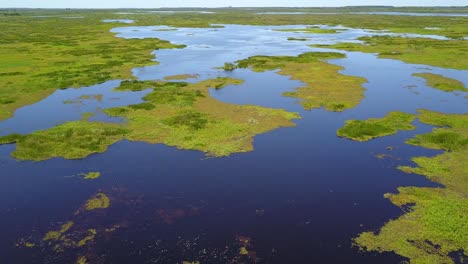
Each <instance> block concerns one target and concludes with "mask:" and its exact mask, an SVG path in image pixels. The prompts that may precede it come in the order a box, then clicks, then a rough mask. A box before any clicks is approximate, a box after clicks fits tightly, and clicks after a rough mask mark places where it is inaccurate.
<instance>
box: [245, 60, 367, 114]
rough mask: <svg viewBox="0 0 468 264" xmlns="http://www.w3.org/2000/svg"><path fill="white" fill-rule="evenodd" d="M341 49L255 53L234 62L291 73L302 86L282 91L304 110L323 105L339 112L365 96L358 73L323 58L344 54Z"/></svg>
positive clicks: (262, 69) (283, 73) (363, 80)
mask: <svg viewBox="0 0 468 264" xmlns="http://www.w3.org/2000/svg"><path fill="white" fill-rule="evenodd" d="M344 57H345V55H343V54H341V53H329V52H309V53H304V54H301V55H299V56H297V57H291V56H254V57H250V58H248V59H245V60H240V61H238V62H237V65H238V67H239V68H251V69H252V70H253V71H258V72H263V71H269V70H276V69H279V70H280V71H278V72H277V73H278V74H281V75H286V76H291V79H293V80H300V81H302V82H303V83H304V84H305V86H303V87H299V88H297V89H296V91H294V92H286V93H284V94H283V95H284V96H288V97H294V98H298V99H300V103H301V105H302V106H303V107H304V109H306V110H311V109H314V108H322V107H323V108H325V109H326V110H328V111H335V112H341V111H344V110H346V109H350V108H353V107H355V106H356V105H358V104H359V103H360V102H361V100H362V98H364V88H363V87H362V83H364V82H365V81H366V80H365V79H364V78H361V77H355V76H347V75H343V74H341V73H340V71H341V70H342V69H343V68H341V67H339V66H336V65H333V64H330V63H327V62H325V61H324V60H327V59H336V58H344Z"/></svg>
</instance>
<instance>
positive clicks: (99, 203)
mask: <svg viewBox="0 0 468 264" xmlns="http://www.w3.org/2000/svg"><path fill="white" fill-rule="evenodd" d="M109 206H110V199H109V197H107V195H106V194H104V193H98V194H96V196H94V197H92V198H91V199H89V200H88V201H87V202H86V205H85V209H86V210H87V211H91V210H96V209H105V208H108V207H109Z"/></svg>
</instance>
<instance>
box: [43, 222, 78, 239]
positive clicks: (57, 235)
mask: <svg viewBox="0 0 468 264" xmlns="http://www.w3.org/2000/svg"><path fill="white" fill-rule="evenodd" d="M72 226H73V222H72V221H69V222H67V223H65V224H63V225H62V226H61V227H60V229H59V230H54V231H49V232H47V233H46V234H45V236H44V238H43V240H44V241H47V240H58V239H59V238H60V237H61V236H62V235H63V234H64V233H66V232H67V231H68V230H69V229H70V228H72Z"/></svg>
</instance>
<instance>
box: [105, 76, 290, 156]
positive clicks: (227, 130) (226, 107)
mask: <svg viewBox="0 0 468 264" xmlns="http://www.w3.org/2000/svg"><path fill="white" fill-rule="evenodd" d="M241 83H243V81H242V80H237V79H231V78H216V79H211V80H206V81H202V82H199V83H195V84H187V83H157V82H145V83H144V84H142V83H141V82H140V83H135V84H134V85H128V84H126V83H123V86H121V87H119V88H118V89H119V90H135V88H136V87H138V89H144V88H147V87H153V89H154V90H153V92H152V93H150V94H148V95H147V96H145V97H144V98H143V99H144V100H145V102H144V103H142V104H140V105H141V106H142V107H132V106H128V107H120V108H114V109H109V110H106V113H107V114H109V115H111V116H120V117H125V118H126V119H127V120H128V126H127V127H128V129H130V130H131V133H130V134H129V135H127V136H126V138H127V139H129V140H132V141H145V142H149V143H164V144H166V145H169V146H176V147H178V148H182V149H192V150H201V151H204V152H206V153H208V154H209V155H212V156H226V155H229V154H231V153H235V152H246V151H251V150H253V146H252V141H253V137H254V136H255V135H257V134H261V133H265V132H267V131H270V130H273V129H276V128H279V127H288V126H294V123H292V122H291V120H292V119H297V118H299V116H298V114H296V113H290V112H286V111H284V110H279V109H270V108H263V107H258V106H249V105H247V106H241V105H232V104H226V103H222V102H220V101H217V100H215V99H213V98H212V97H210V94H209V88H216V89H220V88H222V87H225V86H227V85H238V84H241Z"/></svg>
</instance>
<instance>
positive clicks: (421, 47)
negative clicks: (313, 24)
mask: <svg viewBox="0 0 468 264" xmlns="http://www.w3.org/2000/svg"><path fill="white" fill-rule="evenodd" d="M359 40H361V41H363V42H364V44H359V43H339V44H335V45H314V46H317V47H326V48H334V49H340V50H347V51H360V52H368V53H378V55H379V57H381V58H387V59H396V60H402V61H404V62H408V63H414V64H426V65H431V66H437V67H443V68H452V69H460V70H467V69H468V60H466V58H467V57H468V48H467V46H468V40H450V41H449V40H437V39H430V38H405V37H393V36H373V37H361V38H359Z"/></svg>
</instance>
